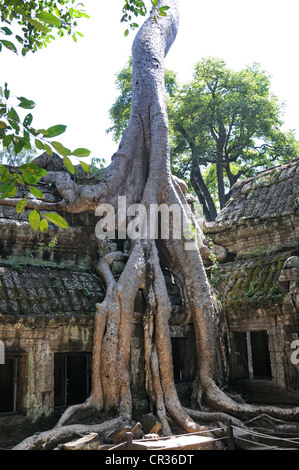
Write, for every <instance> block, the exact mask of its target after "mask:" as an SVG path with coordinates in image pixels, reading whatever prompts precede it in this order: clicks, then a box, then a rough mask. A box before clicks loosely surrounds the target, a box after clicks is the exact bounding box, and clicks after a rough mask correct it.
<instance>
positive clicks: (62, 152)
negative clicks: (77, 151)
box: [51, 141, 72, 157]
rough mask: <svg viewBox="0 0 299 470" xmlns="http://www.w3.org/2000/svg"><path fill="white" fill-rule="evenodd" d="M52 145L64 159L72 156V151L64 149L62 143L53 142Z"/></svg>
mask: <svg viewBox="0 0 299 470" xmlns="http://www.w3.org/2000/svg"><path fill="white" fill-rule="evenodd" d="M51 144H52V145H53V147H54V149H55V150H56V151H57V152H58V153H59V154H60V155H62V156H63V157H65V156H66V155H71V154H72V152H71V150H70V149H68V148H66V147H64V146H63V145H62V144H61V143H60V142H56V141H53V142H51Z"/></svg>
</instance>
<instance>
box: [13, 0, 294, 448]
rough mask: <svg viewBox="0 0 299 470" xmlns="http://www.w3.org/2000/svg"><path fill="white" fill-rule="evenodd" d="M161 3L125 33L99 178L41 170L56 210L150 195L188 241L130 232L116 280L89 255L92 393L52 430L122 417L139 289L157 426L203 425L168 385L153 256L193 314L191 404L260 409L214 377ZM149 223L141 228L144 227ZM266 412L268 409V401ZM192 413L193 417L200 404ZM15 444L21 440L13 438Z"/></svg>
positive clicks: (126, 409)
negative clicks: (128, 51) (179, 176)
mask: <svg viewBox="0 0 299 470" xmlns="http://www.w3.org/2000/svg"><path fill="white" fill-rule="evenodd" d="M162 5H167V6H169V7H170V10H168V12H167V17H163V18H160V19H159V20H158V21H155V19H154V17H153V14H152V15H151V16H150V17H149V19H148V20H147V21H146V22H145V23H144V25H143V27H142V28H141V29H140V31H139V32H138V34H137V36H136V38H135V40H134V44H133V85H132V111H131V118H130V121H129V125H128V128H127V130H126V131H125V133H124V135H123V138H122V140H121V143H120V145H119V148H118V151H117V152H116V154H115V155H114V156H113V159H112V163H111V165H110V166H109V167H108V168H107V170H106V172H105V178H104V181H103V182H101V183H100V184H98V185H94V186H78V185H76V184H75V183H74V182H73V181H72V180H71V179H70V177H69V176H68V175H67V174H66V173H63V172H60V173H51V174H49V175H48V177H47V179H48V180H51V181H54V182H55V184H56V187H57V189H58V191H59V192H60V194H61V195H62V197H63V198H64V209H65V210H70V211H75V212H80V211H83V210H86V208H88V209H89V210H92V209H95V208H96V206H97V205H98V204H100V203H110V204H112V205H114V206H115V207H116V206H117V197H118V196H120V195H121V196H126V197H127V203H128V205H129V204H132V203H141V204H142V205H143V206H144V207H146V209H147V210H149V208H150V205H151V204H161V203H166V204H168V205H171V204H177V205H178V206H179V208H180V211H181V215H182V218H183V219H184V220H185V222H186V225H185V226H187V225H188V224H190V223H193V224H194V226H195V227H196V230H197V243H196V246H195V245H194V246H193V248H194V249H193V250H186V249H185V248H186V245H185V242H184V238H183V237H182V238H181V239H172V238H171V237H170V239H169V240H167V239H165V240H159V241H157V240H154V239H149V237H147V238H145V239H137V240H133V241H132V242H131V250H130V253H129V255H128V259H127V262H126V264H125V268H124V270H123V272H122V274H121V276H120V277H119V279H118V280H115V278H114V276H113V275H112V272H111V263H112V262H113V261H115V260H120V259H123V258H124V257H125V256H126V255H125V254H124V253H122V252H114V253H108V254H107V255H106V256H104V257H103V258H102V259H100V260H99V263H98V266H97V272H98V274H99V275H100V276H101V277H102V278H103V279H104V281H105V283H106V286H107V290H106V296H105V299H104V301H103V302H102V303H101V304H97V312H96V317H95V323H94V349H93V383H92V392H91V395H90V397H89V398H88V400H87V401H86V403H85V404H82V405H75V406H74V407H70V408H69V409H68V410H66V412H65V414H64V415H63V416H62V418H61V420H60V422H59V423H58V426H57V428H56V429H57V432H62V431H59V429H61V427H62V426H63V425H65V424H67V423H68V422H69V421H70V419H71V417H72V415H73V414H74V412H76V411H77V410H81V411H82V409H83V410H84V408H88V407H94V408H97V409H98V410H103V411H105V412H107V413H109V412H113V413H116V414H117V415H118V416H119V417H120V419H122V420H123V423H127V422H128V421H130V420H131V419H132V396H131V390H130V363H129V362H130V352H131V351H130V344H131V335H132V323H133V314H134V300H135V297H136V294H137V291H138V290H139V289H142V290H143V291H144V294H145V298H146V304H147V306H146V312H145V314H144V319H143V325H144V343H145V371H146V389H147V392H148V395H149V399H150V402H151V404H152V407H153V408H154V409H155V411H156V414H157V416H158V417H159V419H160V421H161V423H162V426H163V434H166V435H168V434H171V432H172V431H171V424H170V423H171V422H176V423H178V424H179V425H180V426H182V427H183V428H184V429H185V430H186V431H187V432H192V431H198V430H202V429H205V428H203V427H202V423H200V424H198V423H197V422H196V421H195V420H194V419H192V418H191V414H190V413H189V412H188V410H186V409H184V408H183V407H182V406H181V403H180V401H179V398H178V395H177V392H176V388H175V383H174V375H173V364H172V351H171V340H170V332H169V317H170V312H171V305H170V300H169V298H168V294H167V288H166V284H165V280H164V276H163V273H162V270H161V266H160V259H159V258H160V257H163V259H164V261H166V262H167V263H168V267H169V269H170V270H171V271H172V273H173V274H174V275H175V276H176V279H177V280H178V282H179V284H180V287H181V290H182V292H183V293H184V297H185V298H184V300H185V304H186V309H187V320H186V321H187V322H188V321H189V320H192V321H193V323H194V328H195V336H196V346H197V363H198V374H197V378H198V380H197V381H196V384H197V388H196V390H195V396H196V397H197V401H198V406H200V404H201V401H202V399H203V398H205V402H206V403H207V404H209V405H210V406H212V407H214V408H217V409H221V410H222V411H227V412H231V413H232V414H233V415H234V416H236V417H238V416H240V415H242V414H244V413H246V416H250V417H251V416H255V415H256V414H258V413H259V412H260V409H256V408H253V407H249V406H247V405H245V406H243V405H240V404H237V403H235V402H233V401H232V400H231V399H230V398H228V397H227V396H226V395H225V394H224V393H223V392H222V391H221V390H220V389H219V387H218V386H217V385H216V383H215V381H214V377H215V358H216V340H217V331H216V326H215V321H214V314H215V312H214V304H213V299H212V293H211V289H210V285H209V283H208V279H207V276H206V273H205V269H204V265H203V256H205V255H206V254H207V247H206V246H205V245H204V243H203V239H204V237H203V234H202V233H201V231H200V229H199V228H198V227H197V226H196V223H195V221H193V222H192V220H193V219H192V213H191V211H190V210H189V209H188V205H187V204H186V200H185V198H184V194H183V192H182V190H181V188H180V186H179V184H178V183H177V181H176V179H175V178H174V177H173V176H172V174H171V171H170V152H169V133H168V118H167V111H166V102H165V93H164V57H165V55H166V54H167V52H168V50H169V48H170V46H171V44H172V42H173V40H174V39H175V36H176V33H177V28H178V1H177V0H163V1H162V0H161V1H160V2H159V4H158V6H162ZM150 228H151V227H147V229H148V232H149V231H150ZM273 410H274V409H273V408H271V409H267V410H266V409H264V410H263V411H273ZM274 412H277V413H278V411H277V410H276V409H275V410H274ZM297 414H298V410H297V409H296V410H291V411H290V410H285V411H284V410H283V416H285V417H286V418H288V419H292V418H294V416H295V415H297ZM195 415H196V414H195ZM199 415H200V414H199ZM200 416H201V418H203V416H204V413H203V414H201V415H200ZM117 424H118V425H119V421H117ZM63 427H64V426H63ZM43 439H44V435H43ZM36 441H37V438H35V439H34V445H35V446H36V445H37V444H36ZM23 447H24V448H30V443H28V440H26V441H24V444H23ZM18 448H22V444H20V445H19V446H18Z"/></svg>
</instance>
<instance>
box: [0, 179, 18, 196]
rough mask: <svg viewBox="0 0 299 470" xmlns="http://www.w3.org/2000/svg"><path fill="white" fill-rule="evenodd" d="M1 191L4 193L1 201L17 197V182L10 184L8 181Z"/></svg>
mask: <svg viewBox="0 0 299 470" xmlns="http://www.w3.org/2000/svg"><path fill="white" fill-rule="evenodd" d="M0 191H2V195H1V196H0V199H4V198H6V197H13V196H15V195H16V194H17V188H16V185H15V182H12V183H10V182H9V181H6V182H5V183H4V184H3V185H2V186H1V188H0Z"/></svg>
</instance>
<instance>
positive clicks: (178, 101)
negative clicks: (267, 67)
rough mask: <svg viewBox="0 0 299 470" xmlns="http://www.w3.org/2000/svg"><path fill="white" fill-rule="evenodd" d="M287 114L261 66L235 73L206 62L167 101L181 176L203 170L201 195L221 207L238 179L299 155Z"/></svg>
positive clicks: (213, 61)
mask: <svg viewBox="0 0 299 470" xmlns="http://www.w3.org/2000/svg"><path fill="white" fill-rule="evenodd" d="M282 111H283V106H282V104H281V103H280V102H279V100H278V98H277V97H276V96H274V95H273V93H272V92H271V82H270V77H269V76H268V74H267V73H266V72H264V71H262V70H261V69H260V66H259V65H258V64H253V65H252V66H248V67H246V68H245V69H243V70H240V71H237V72H236V71H233V70H230V69H229V68H228V67H227V66H226V64H225V63H224V61H222V60H219V59H215V58H205V59H203V60H202V61H201V62H199V63H198V64H197V65H196V66H195V71H194V78H193V80H192V81H191V82H190V83H187V84H185V85H183V86H182V87H181V88H180V89H179V90H178V92H177V93H176V94H175V96H173V97H172V99H170V100H169V102H168V112H169V119H170V123H171V128H172V129H171V131H172V133H171V135H172V158H173V165H176V166H177V167H178V168H179V169H180V172H181V176H184V174H186V172H187V171H189V173H191V172H192V171H193V172H195V170H196V171H200V172H201V176H202V177H203V180H204V184H205V188H204V187H203V183H202V184H201V188H200V190H201V193H202V194H203V193H204V190H205V189H206V190H207V191H208V192H209V193H210V194H211V195H213V199H214V202H215V203H218V202H219V205H220V207H221V208H222V207H223V206H224V204H225V202H226V200H227V196H224V194H225V192H226V193H227V194H228V192H229V189H230V188H231V187H232V185H233V184H234V183H235V182H236V181H237V180H238V179H240V178H242V177H248V176H253V175H254V174H255V173H256V171H260V170H262V169H265V168H270V167H272V166H274V165H277V164H280V163H285V162H288V161H290V160H291V159H293V158H296V157H298V142H297V141H296V138H295V136H294V133H293V132H292V131H288V132H283V131H282V125H283V121H282ZM182 154H183V155H184V159H183V160H181V156H182ZM203 168H206V170H205V171H204V170H203Z"/></svg>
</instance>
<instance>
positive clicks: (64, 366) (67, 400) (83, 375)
mask: <svg viewBox="0 0 299 470" xmlns="http://www.w3.org/2000/svg"><path fill="white" fill-rule="evenodd" d="M90 388H91V354H90V353H77V354H76V353H56V354H54V406H55V407H63V406H70V405H75V404H77V403H83V402H84V401H85V400H86V398H87V397H88V396H89V394H90Z"/></svg>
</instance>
